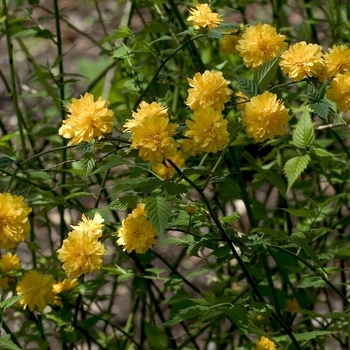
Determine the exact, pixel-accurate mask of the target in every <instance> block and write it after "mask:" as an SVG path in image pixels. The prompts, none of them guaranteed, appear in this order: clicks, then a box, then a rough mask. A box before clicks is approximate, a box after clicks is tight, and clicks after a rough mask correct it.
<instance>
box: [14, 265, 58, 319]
mask: <svg viewBox="0 0 350 350" xmlns="http://www.w3.org/2000/svg"><path fill="white" fill-rule="evenodd" d="M54 283H55V281H54V280H53V278H52V277H51V276H45V275H43V274H41V273H39V272H37V271H35V270H31V271H29V272H27V273H26V274H25V275H24V276H23V277H22V279H21V280H20V281H19V282H18V284H17V288H16V291H17V295H20V294H22V293H23V292H25V291H26V290H28V289H31V288H34V289H33V290H31V291H30V292H28V293H26V294H24V295H23V297H22V298H21V299H20V300H19V301H18V302H19V303H20V304H21V305H23V308H24V309H26V308H27V306H28V307H29V310H30V311H34V309H35V307H37V309H38V311H40V312H41V311H42V310H43V309H44V307H45V306H46V305H47V304H49V303H52V302H53V301H54V293H53V291H52V286H53V284H54Z"/></svg>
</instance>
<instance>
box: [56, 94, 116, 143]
mask: <svg viewBox="0 0 350 350" xmlns="http://www.w3.org/2000/svg"><path fill="white" fill-rule="evenodd" d="M108 105H109V102H107V101H106V100H104V99H103V98H102V97H99V98H98V100H97V101H94V96H93V95H92V94H89V93H88V92H87V93H86V94H85V95H84V96H80V98H79V99H75V98H73V99H72V103H71V104H69V105H68V107H67V108H68V112H69V116H68V118H67V119H66V120H64V121H63V125H62V126H61V128H60V129H59V131H58V134H59V135H62V136H63V137H64V138H67V139H71V140H70V141H69V143H68V145H77V144H79V143H81V142H83V141H85V142H90V141H91V140H92V139H98V140H99V139H100V138H101V137H102V135H104V134H108V133H110V132H112V129H113V125H114V113H113V111H112V110H110V109H108Z"/></svg>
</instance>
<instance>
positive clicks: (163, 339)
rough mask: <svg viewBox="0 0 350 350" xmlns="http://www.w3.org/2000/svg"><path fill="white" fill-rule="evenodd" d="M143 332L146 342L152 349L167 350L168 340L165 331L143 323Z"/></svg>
mask: <svg viewBox="0 0 350 350" xmlns="http://www.w3.org/2000/svg"><path fill="white" fill-rule="evenodd" d="M144 325H145V331H146V337H147V340H148V341H149V342H150V344H151V346H152V347H153V349H159V350H162V349H168V345H169V340H168V336H167V334H166V333H165V331H164V330H163V329H161V328H158V327H157V326H155V325H152V324H150V323H147V322H145V323H144Z"/></svg>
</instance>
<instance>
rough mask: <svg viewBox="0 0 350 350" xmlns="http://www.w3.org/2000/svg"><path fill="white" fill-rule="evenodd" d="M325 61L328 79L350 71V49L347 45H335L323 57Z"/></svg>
mask: <svg viewBox="0 0 350 350" xmlns="http://www.w3.org/2000/svg"><path fill="white" fill-rule="evenodd" d="M323 59H324V65H325V74H324V75H325V76H324V77H325V78H326V79H327V78H330V77H334V76H336V75H337V74H344V73H345V72H348V71H349V70H350V49H349V47H347V46H346V45H333V47H332V48H331V49H328V52H326V53H325V54H324V55H323Z"/></svg>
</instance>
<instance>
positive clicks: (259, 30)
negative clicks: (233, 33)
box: [236, 23, 288, 68]
mask: <svg viewBox="0 0 350 350" xmlns="http://www.w3.org/2000/svg"><path fill="white" fill-rule="evenodd" d="M285 39H286V37H285V35H282V34H278V33H277V32H276V28H274V27H272V26H270V25H269V24H262V23H259V24H258V25H257V26H256V27H255V26H251V27H248V28H247V29H246V30H245V32H244V33H243V34H242V38H241V39H239V40H238V45H237V46H236V49H237V50H238V51H239V53H240V55H241V57H242V58H243V62H244V64H245V65H246V66H247V67H252V68H256V67H258V66H260V65H262V64H263V63H265V62H267V61H269V60H271V59H272V58H275V57H276V56H278V54H279V53H280V52H281V51H282V50H283V49H284V48H285V47H286V46H288V44H287V43H286V42H285V41H284V40H285Z"/></svg>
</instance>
